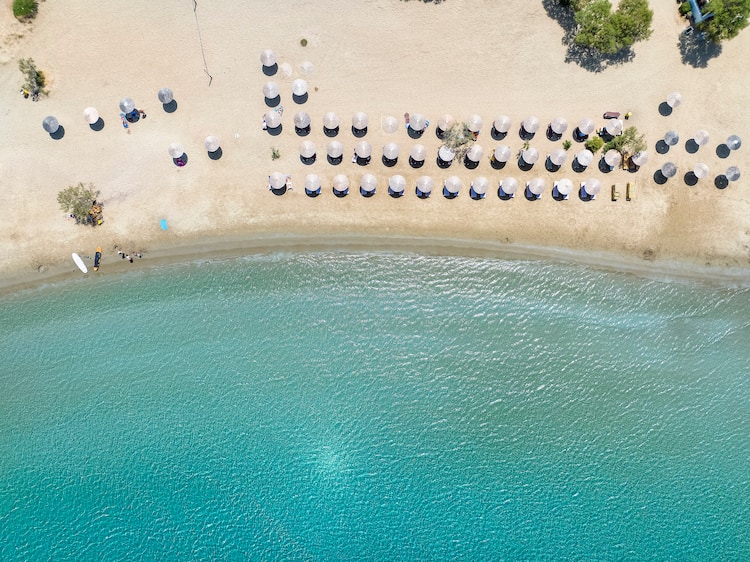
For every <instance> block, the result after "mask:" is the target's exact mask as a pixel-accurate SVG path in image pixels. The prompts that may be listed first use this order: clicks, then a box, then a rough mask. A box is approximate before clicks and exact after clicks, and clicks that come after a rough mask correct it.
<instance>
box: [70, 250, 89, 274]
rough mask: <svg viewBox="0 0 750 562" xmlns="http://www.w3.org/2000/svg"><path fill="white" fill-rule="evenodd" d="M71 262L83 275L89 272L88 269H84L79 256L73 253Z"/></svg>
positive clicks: (84, 266) (84, 265)
mask: <svg viewBox="0 0 750 562" xmlns="http://www.w3.org/2000/svg"><path fill="white" fill-rule="evenodd" d="M73 261H74V262H76V265H77V266H78V269H80V270H81V271H83V272H84V273H88V272H89V268H88V267H86V264H85V263H83V260H82V259H81V256H79V255H78V254H76V253H75V252H73Z"/></svg>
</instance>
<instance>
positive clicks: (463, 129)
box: [443, 121, 476, 159]
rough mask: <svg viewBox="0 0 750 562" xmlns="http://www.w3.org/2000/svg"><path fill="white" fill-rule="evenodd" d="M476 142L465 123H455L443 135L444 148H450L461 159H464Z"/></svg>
mask: <svg viewBox="0 0 750 562" xmlns="http://www.w3.org/2000/svg"><path fill="white" fill-rule="evenodd" d="M475 141H476V137H475V136H474V133H472V132H471V131H470V130H469V126H468V125H467V124H466V123H464V122H463V121H460V122H459V121H456V122H455V123H453V125H451V126H450V127H448V129H447V130H446V131H445V134H444V135H443V146H445V147H446V148H450V149H451V150H452V151H453V153H454V154H455V155H456V157H458V158H459V159H460V158H463V157H464V155H465V154H466V152H467V151H468V150H469V148H471V145H472V144H474V142H475Z"/></svg>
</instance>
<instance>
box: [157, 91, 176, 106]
mask: <svg viewBox="0 0 750 562" xmlns="http://www.w3.org/2000/svg"><path fill="white" fill-rule="evenodd" d="M156 97H157V98H159V101H160V102H161V103H162V104H164V105H166V104H168V103H170V102H171V101H172V100H173V99H174V93H173V92H172V90H170V89H169V88H162V89H161V90H159V91H158V92H157V93H156Z"/></svg>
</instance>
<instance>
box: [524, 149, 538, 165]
mask: <svg viewBox="0 0 750 562" xmlns="http://www.w3.org/2000/svg"><path fill="white" fill-rule="evenodd" d="M521 158H522V159H523V161H524V162H526V163H527V164H536V162H537V160H539V151H538V150H537V149H536V148H534V147H533V146H530V147H529V148H526V149H524V150H522V151H521Z"/></svg>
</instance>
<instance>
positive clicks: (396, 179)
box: [388, 174, 406, 193]
mask: <svg viewBox="0 0 750 562" xmlns="http://www.w3.org/2000/svg"><path fill="white" fill-rule="evenodd" d="M388 187H390V188H391V191H393V192H394V193H403V192H404V189H406V178H405V177H404V176H401V175H398V174H396V175H395V176H391V177H390V179H389V180H388Z"/></svg>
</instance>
